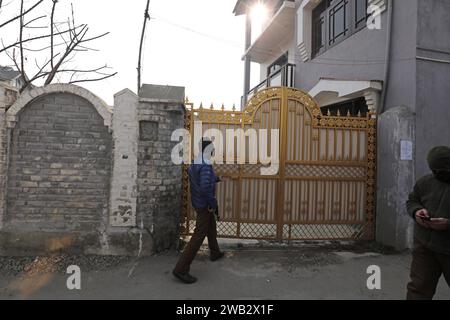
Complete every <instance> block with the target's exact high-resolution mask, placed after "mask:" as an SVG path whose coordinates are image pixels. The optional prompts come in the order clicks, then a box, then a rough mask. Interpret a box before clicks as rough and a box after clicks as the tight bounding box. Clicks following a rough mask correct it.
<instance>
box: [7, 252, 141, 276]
mask: <svg viewBox="0 0 450 320" xmlns="http://www.w3.org/2000/svg"><path fill="white" fill-rule="evenodd" d="M133 260H134V258H133V257H116V256H114V257H113V256H85V255H65V254H59V255H52V256H46V257H44V256H39V257H0V273H1V274H3V275H8V276H18V275H21V274H26V275H34V274H43V273H58V274H65V273H66V270H67V267H68V266H71V265H77V266H79V267H80V268H81V269H82V270H85V271H106V270H110V269H112V268H116V267H120V266H122V265H124V264H126V263H130V262H132V261H133Z"/></svg>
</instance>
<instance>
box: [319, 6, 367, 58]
mask: <svg viewBox="0 0 450 320" xmlns="http://www.w3.org/2000/svg"><path fill="white" fill-rule="evenodd" d="M367 7H368V0H323V1H322V2H321V3H319V5H318V6H317V7H316V8H315V9H314V10H313V12H312V55H313V57H315V56H317V55H319V54H321V53H323V52H324V51H326V50H327V49H328V48H330V47H331V46H333V45H335V44H337V43H339V42H341V41H342V40H344V39H345V38H347V37H348V36H350V35H351V34H353V33H355V32H356V31H359V30H360V29H362V28H364V27H365V25H366V21H367V19H368V17H369V15H368V14H367Z"/></svg>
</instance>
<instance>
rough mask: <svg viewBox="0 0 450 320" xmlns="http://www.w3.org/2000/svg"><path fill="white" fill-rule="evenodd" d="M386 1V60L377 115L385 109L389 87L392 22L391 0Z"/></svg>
mask: <svg viewBox="0 0 450 320" xmlns="http://www.w3.org/2000/svg"><path fill="white" fill-rule="evenodd" d="M387 1H388V18H387V43H386V58H385V67H384V81H383V93H382V95H381V106H380V111H379V113H378V114H382V113H383V112H384V111H385V109H386V96H387V91H388V87H389V75H390V71H391V47H392V22H393V16H394V15H393V12H392V11H393V9H394V6H393V0H387Z"/></svg>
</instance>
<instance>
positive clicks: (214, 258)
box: [209, 252, 225, 262]
mask: <svg viewBox="0 0 450 320" xmlns="http://www.w3.org/2000/svg"><path fill="white" fill-rule="evenodd" d="M223 257H225V253H224V252H220V253H218V254H217V255H215V256H211V257H210V258H209V259H210V260H211V261H212V262H214V261H218V260H220V259H222V258H223Z"/></svg>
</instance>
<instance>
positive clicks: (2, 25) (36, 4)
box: [0, 0, 44, 29]
mask: <svg viewBox="0 0 450 320" xmlns="http://www.w3.org/2000/svg"><path fill="white" fill-rule="evenodd" d="M42 2H44V0H39V1H38V2H37V3H35V4H34V5H33V6H32V7H31V8H29V9H28V10H26V11H24V12H23V13H21V14H20V15H18V16H16V17H14V18H12V19H10V20H8V21H6V22H3V23H2V24H0V29H1V28H3V27H4V26H6V25H7V24H9V23H11V22H13V21H15V20H17V19H20V18H22V16H25V15H26V14H27V13H29V12H30V11H31V10H33V9H34V8H36V7H37V6H38V5H40V4H41V3H42Z"/></svg>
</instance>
